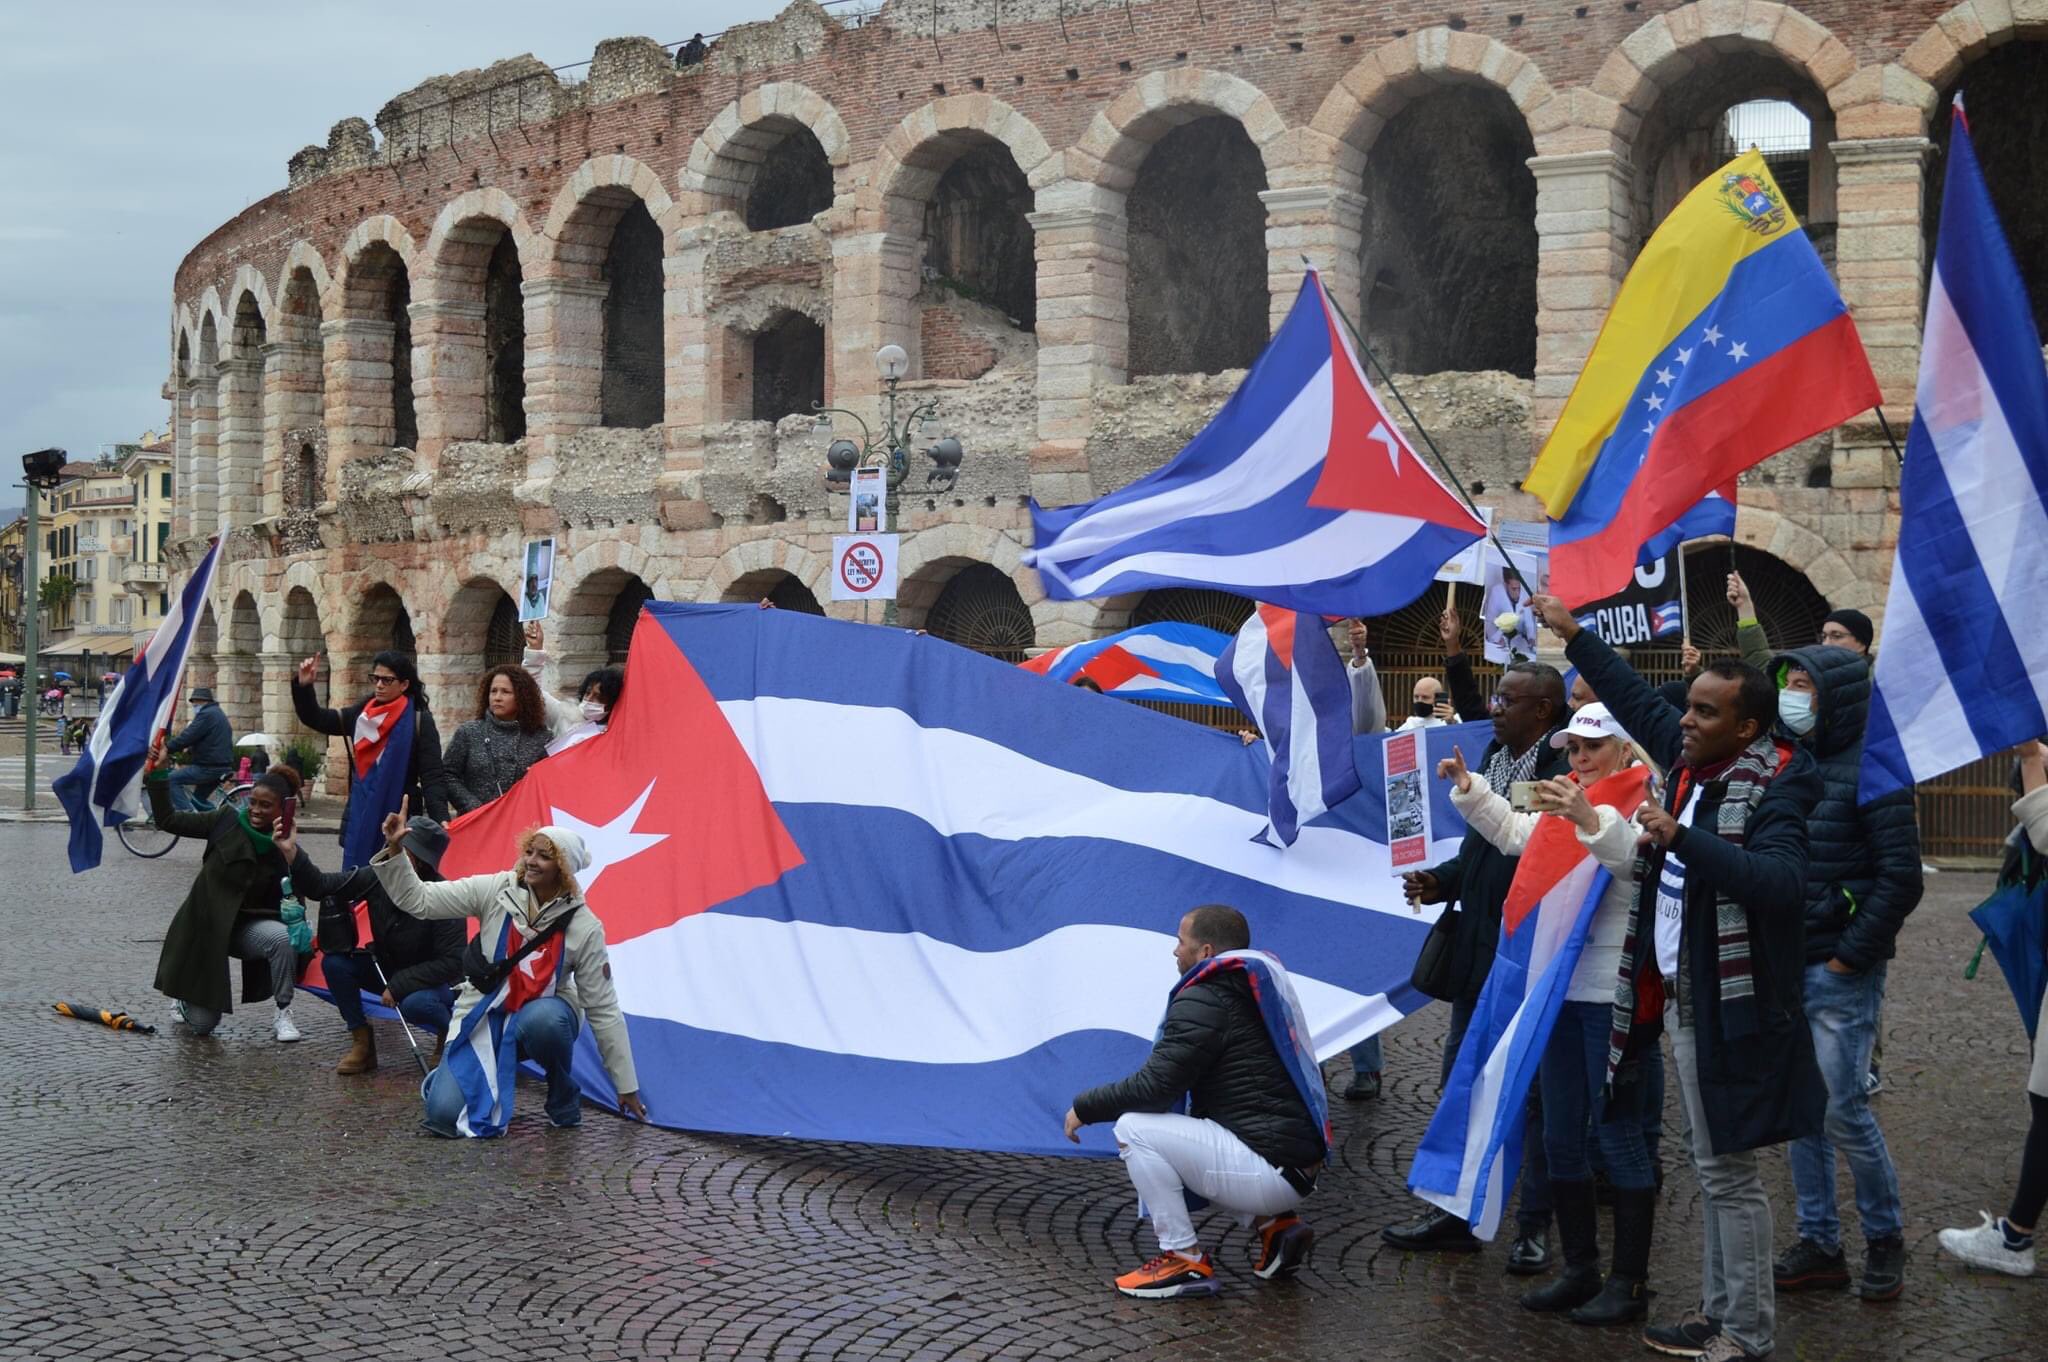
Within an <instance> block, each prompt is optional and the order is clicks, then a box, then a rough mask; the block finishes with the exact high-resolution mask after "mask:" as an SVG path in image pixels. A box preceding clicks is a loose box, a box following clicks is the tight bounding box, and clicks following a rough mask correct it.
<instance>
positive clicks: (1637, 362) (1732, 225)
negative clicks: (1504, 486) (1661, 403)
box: [1522, 148, 1799, 520]
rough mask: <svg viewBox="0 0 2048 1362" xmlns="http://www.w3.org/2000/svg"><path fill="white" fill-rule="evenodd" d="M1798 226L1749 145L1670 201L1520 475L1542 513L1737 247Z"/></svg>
mask: <svg viewBox="0 0 2048 1362" xmlns="http://www.w3.org/2000/svg"><path fill="white" fill-rule="evenodd" d="M1750 186H1755V190H1754V191H1752V190H1751V188H1750ZM1752 192H1760V193H1762V194H1763V195H1765V196H1766V198H1767V200H1768V201H1769V203H1770V204H1772V205H1774V207H1773V209H1772V210H1771V211H1768V212H1766V213H1763V214H1758V213H1757V212H1756V211H1754V208H1753V207H1745V206H1744V203H1745V201H1749V202H1751V203H1753V202H1754V200H1753V199H1751V194H1752ZM1798 226H1799V220H1798V219H1797V218H1796V217H1794V216H1793V215H1792V209H1791V208H1790V207H1789V206H1788V205H1787V204H1786V203H1785V196H1784V194H1783V193H1782V192H1781V191H1780V190H1779V188H1778V183H1777V181H1776V180H1773V179H1772V178H1771V172H1770V170H1769V168H1768V167H1767V166H1766V165H1765V164H1764V156H1763V153H1762V152H1760V151H1758V150H1756V149H1755V148H1751V149H1750V150H1748V151H1746V152H1744V153H1742V155H1740V156H1738V157H1736V158H1735V159H1734V160H1732V161H1730V162H1729V163H1728V164H1727V165H1724V166H1722V167H1721V168H1720V169H1719V170H1717V171H1715V172H1714V173H1713V174H1712V175H1709V176H1708V177H1707V178H1706V179H1704V180H1702V181H1701V182H1700V183H1699V184H1698V185H1696V186H1694V188H1693V191H1692V192H1691V193H1690V194H1687V195H1686V196H1685V198H1684V199H1682V200H1681V201H1680V202H1679V205H1678V207H1676V208H1674V209H1672V210H1671V215H1670V216H1669V217H1667V218H1665V219H1664V222H1663V225H1662V226H1660V227H1658V228H1657V230H1656V231H1655V232H1654V233H1653V234H1652V235H1651V237H1650V240H1649V243H1648V244H1647V245H1645V246H1644V247H1643V251H1642V254H1641V255H1639V256H1637V257H1636V263H1635V265H1634V266H1633V267H1632V268H1631V269H1630V270H1629V272H1628V277H1627V278H1626V279H1624V280H1623V281H1622V284H1621V292H1620V293H1619V294H1618V295H1617V296H1616V297H1615V300H1614V306H1612V307H1611V308H1609V309H1608V310H1607V320H1606V321H1605V322H1604V323H1602V324H1601V327H1600V336H1599V339H1598V340H1596V341H1594V342H1593V353H1592V354H1590V355H1588V356H1587V357H1586V367H1585V368H1584V369H1582V370H1580V371H1579V381H1578V382H1577V383H1576V384H1574V385H1573V386H1572V395H1571V400H1570V401H1568V402H1566V403H1565V407H1564V413H1563V415H1561V416H1559V417H1558V419H1557V425H1556V426H1555V427H1553V428H1552V429H1551V432H1550V438H1549V439H1547V440H1545V441H1544V442H1543V449H1542V452H1540V453H1539V454H1537V456H1536V462H1535V463H1534V464H1532V465H1531V466H1530V468H1529V476H1528V477H1527V478H1525V479H1523V481H1522V488H1523V490H1524V491H1527V492H1530V493H1533V494H1534V495H1536V496H1537V497H1540V498H1541V499H1542V501H1543V506H1544V509H1545V510H1546V511H1548V512H1549V514H1550V517H1551V519H1553V520H1555V519H1558V518H1559V517H1561V516H1563V515H1564V513H1565V512H1566V511H1567V510H1568V509H1570V507H1571V504H1572V498H1574V497H1576V496H1577V495H1578V493H1579V484H1580V483H1582V482H1584V481H1585V480H1586V474H1587V473H1589V472H1590V471H1592V468H1593V462H1594V460H1595V459H1597V458H1598V457H1599V455H1600V449H1601V446H1603V445H1605V444H1606V443H1607V438H1608V436H1610V435H1612V434H1613V433H1614V427H1615V425H1616V423H1617V422H1619V421H1620V420H1621V414H1622V412H1623V410H1625V409H1626V408H1627V406H1628V403H1629V398H1630V397H1631V396H1632V395H1633V394H1634V393H1635V390H1636V388H1637V387H1638V386H1639V385H1640V384H1641V383H1642V381H1643V373H1644V371H1645V370H1646V369H1648V368H1649V367H1650V365H1651V364H1652V363H1653V362H1654V361H1655V360H1656V358H1657V356H1658V355H1660V354H1663V353H1664V352H1665V351H1666V350H1667V349H1669V348H1670V346H1671V342H1672V341H1674V340H1675V339H1677V337H1678V333H1679V330H1680V328H1682V327H1684V326H1686V325H1687V324H1689V323H1690V322H1691V321H1692V320H1693V319H1694V318H1695V317H1697V316H1699V315H1700V313H1702V312H1704V311H1705V310H1706V309H1707V305H1708V304H1710V303H1712V302H1713V301H1714V298H1715V297H1716V296H1717V295H1718V294H1719V293H1720V292H1721V291H1722V289H1724V288H1726V287H1727V285H1728V275H1729V273H1730V272H1731V271H1733V270H1734V268H1735V266H1736V265H1737V264H1739V263H1740V262H1741V261H1742V260H1743V259H1744V258H1745V257H1747V256H1749V255H1750V254H1752V253H1753V252H1756V251H1759V250H1762V249H1763V248H1764V247H1765V246H1768V245H1770V244H1771V243H1772V242H1773V241H1776V240H1778V239H1779V238H1780V237H1782V236H1783V235H1784V234H1785V233H1786V232H1787V231H1792V230H1797V228H1798Z"/></svg>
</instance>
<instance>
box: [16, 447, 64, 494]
mask: <svg viewBox="0 0 2048 1362" xmlns="http://www.w3.org/2000/svg"><path fill="white" fill-rule="evenodd" d="M68 457H69V456H68V455H67V454H65V452H64V451H63V450H61V449H38V450H37V451H36V452H35V453H33V454H24V455H22V456H21V474H22V479H23V480H24V481H25V482H27V483H28V485H29V486H31V487H34V488H37V489H38V490H40V491H44V492H47V491H49V490H50V489H51V488H52V487H55V486H56V485H57V484H58V483H59V482H61V481H62V480H63V477H64V462H65V460H66V459H67V458H68Z"/></svg>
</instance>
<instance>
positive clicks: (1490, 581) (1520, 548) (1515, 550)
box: [1479, 520, 1550, 665]
mask: <svg viewBox="0 0 2048 1362" xmlns="http://www.w3.org/2000/svg"><path fill="white" fill-rule="evenodd" d="M1496 543H1497V544H1498V547H1496ZM1485 550H1486V551H1485V553H1484V555H1483V557H1484V559H1485V576H1484V590H1483V591H1482V592H1481V601H1482V609H1481V611H1480V616H1479V623H1480V630H1479V632H1480V636H1481V637H1482V638H1483V639H1484V640H1485V644H1486V648H1485V651H1486V660H1487V661H1488V662H1493V663H1499V664H1503V665H1505V664H1506V663H1509V662H1519V661H1526V660H1528V659H1530V658H1533V657H1535V656H1536V607H1535V604H1534V603H1533V601H1532V599H1531V595H1530V588H1533V589H1534V590H1535V591H1537V592H1545V591H1548V590H1549V589H1550V526H1549V525H1548V524H1547V523H1546V522H1544V521H1541V520H1503V521H1500V522H1499V523H1497V524H1496V525H1494V527H1493V538H1492V539H1489V540H1486V541H1485ZM1503 551H1505V552H1506V554H1507V555H1508V557H1509V558H1512V559H1513V560H1514V565H1515V572H1518V573H1520V574H1521V577H1520V579H1519V580H1517V578H1516V576H1515V573H1511V572H1509V571H1508V570H1507V564H1506V560H1504V559H1503V558H1502V557H1501V554H1502V552H1503ZM1524 583H1526V584H1527V585H1526V586H1525V585H1524Z"/></svg>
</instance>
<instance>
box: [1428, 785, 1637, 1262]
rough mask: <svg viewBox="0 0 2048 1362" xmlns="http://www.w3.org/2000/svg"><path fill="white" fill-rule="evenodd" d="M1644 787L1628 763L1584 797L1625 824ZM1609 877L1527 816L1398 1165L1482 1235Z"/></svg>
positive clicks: (1502, 1189)
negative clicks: (1498, 906) (1497, 914)
mask: <svg viewBox="0 0 2048 1362" xmlns="http://www.w3.org/2000/svg"><path fill="white" fill-rule="evenodd" d="M1648 783H1649V768H1648V767H1644V766H1632V767H1629V768H1628V769H1626V770H1623V771H1619V772H1616V773H1615V774H1614V775H1611V776H1608V777H1607V778H1606V779H1605V780H1602V781H1601V782H1599V783H1598V784H1596V785H1594V786H1593V787H1592V788H1591V789H1590V790H1588V791H1587V792H1586V795H1587V798H1588V799H1590V800H1591V801H1592V802H1593V803H1594V804H1596V805H1607V806H1610V807H1612V808H1613V809H1614V810H1615V811H1616V812H1617V813H1620V814H1621V815H1622V816H1623V817H1624V818H1626V817H1628V816H1629V815H1630V814H1633V813H1634V812H1635V809H1636V806H1637V805H1638V804H1640V803H1641V802H1642V800H1643V795H1644V791H1645V789H1646V788H1647V786H1648ZM1611 878H1612V877H1611V876H1610V875H1609V874H1608V872H1607V871H1606V869H1604V868H1603V867H1602V866H1601V865H1600V864H1599V862H1597V861H1595V860H1594V859H1593V855H1592V853H1591V852H1590V851H1588V850H1587V849H1586V846H1585V844H1584V843H1582V842H1581V841H1579V839H1578V838H1577V836H1575V835H1574V833H1573V831H1572V825H1571V824H1569V823H1567V822H1565V820H1563V819H1562V818H1557V817H1544V818H1540V819H1538V820H1537V822H1536V827H1535V830H1534V831H1533V832H1532V833H1531V834H1530V837H1529V842H1528V845H1527V846H1526V847H1524V848H1523V851H1522V856H1521V861H1520V864H1518V865H1517V866H1516V867H1515V878H1514V883H1513V884H1512V885H1511V886H1510V887H1509V889H1508V897H1507V902H1506V903H1505V904H1504V905H1503V906H1502V910H1501V930H1500V946H1499V949H1498V950H1496V951H1495V953H1494V957H1493V970H1492V972H1491V973H1490V974H1488V975H1487V976H1486V984H1485V986H1484V987H1483V988H1481V989H1480V991H1479V1001H1478V1003H1477V1004H1476V1005H1475V1006H1474V1008H1473V1011H1472V1021H1471V1024H1470V1025H1469V1026H1468V1027H1467V1029H1466V1031H1465V1040H1464V1043H1463V1044H1461V1045H1460V1046H1459V1047H1458V1058H1457V1061H1456V1063H1455V1064H1453V1065H1452V1068H1451V1076H1450V1080H1449V1081H1448V1082H1446V1083H1445V1084H1444V1092H1443V1097H1442V1098H1441V1099H1439V1101H1438V1103H1437V1109H1436V1115H1434V1116H1432V1117H1431V1118H1430V1122H1429V1128H1428V1129H1427V1130H1425V1131H1424V1132H1423V1135H1422V1142H1421V1143H1420V1144H1418V1145H1417V1146H1416V1147H1415V1158H1414V1161H1413V1162H1412V1163H1411V1164H1410V1165H1409V1169H1408V1186H1409V1188H1410V1189H1411V1190H1412V1191H1413V1192H1414V1193H1415V1194H1416V1195H1417V1196H1419V1197H1421V1198H1422V1199H1423V1200H1425V1201H1429V1202H1432V1203H1434V1204H1435V1205H1438V1206H1441V1207H1443V1208H1444V1209H1445V1210H1447V1211H1449V1212H1450V1213H1451V1214H1453V1215H1455V1216H1458V1217H1460V1218H1461V1219H1463V1220H1466V1221H1468V1222H1470V1224H1471V1226H1472V1232H1473V1233H1474V1234H1476V1235H1478V1236H1479V1237H1480V1238H1481V1239H1491V1238H1493V1236H1494V1233H1495V1231H1497V1230H1498V1229H1499V1228H1500V1221H1501V1212H1502V1210H1503V1209H1504V1208H1505V1207H1506V1205H1507V1197H1508V1192H1509V1191H1510V1190H1511V1189H1512V1188H1513V1187H1514V1185H1515V1178H1516V1175H1517V1174H1519V1173H1520V1172H1521V1167H1522V1134H1523V1129H1524V1127H1525V1126H1526V1124H1527V1117H1526V1114H1525V1113H1526V1109H1527V1105H1528V1098H1529V1085H1530V1083H1532V1082H1534V1081H1535V1078H1536V1070H1537V1068H1538V1067H1539V1066H1540V1065H1541V1063H1542V1060H1543V1051H1544V1048H1545V1047H1546V1046H1547V1045H1548V1044H1549V1043H1550V1033H1551V1031H1552V1030H1554V1029H1555V1028H1556V1026H1557V1014H1558V1010H1559V1009H1560V1008H1562V1007H1563V1006H1564V1003H1565V995H1566V994H1567V993H1568V992H1569V990H1570V988H1571V980H1572V971H1573V970H1575V969H1577V968H1578V964H1579V957H1580V956H1581V955H1582V954H1584V952H1585V947H1586V929H1587V928H1588V926H1590V925H1591V923H1592V921H1593V914H1594V912H1595V911H1596V910H1597V909H1598V908H1599V906H1600V896H1601V895H1602V894H1604V893H1605V892H1606V891H1607V885H1608V882H1609V880H1610V879H1611Z"/></svg>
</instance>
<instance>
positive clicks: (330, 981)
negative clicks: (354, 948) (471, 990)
mask: <svg viewBox="0 0 2048 1362" xmlns="http://www.w3.org/2000/svg"><path fill="white" fill-rule="evenodd" d="M321 968H322V969H323V970H324V971H325V972H326V974H327V988H328V991H329V992H330V993H332V994H333V995H334V1010H335V1011H337V1012H339V1013H341V1020H342V1024H343V1025H344V1026H346V1027H348V1029H349V1030H351V1031H354V1030H358V1029H359V1028H361V1027H365V1026H368V1025H369V1024H370V1021H369V1018H368V1017H365V1016H364V1015H363V995H364V994H365V993H367V994H369V995H370V996H371V997H373V998H381V997H382V996H383V993H384V981H383V979H382V978H380V977H379V976H378V974H377V966H376V964H375V962H373V961H372V960H371V958H370V957H369V955H368V954H366V953H363V952H353V953H350V954H348V955H328V956H323V957H321ZM454 1013H455V990H454V989H452V988H447V987H445V986H444V987H435V988H421V989H414V990H413V991H412V992H411V993H408V994H406V995H405V996H404V997H403V998H400V999H399V1000H398V1015H399V1016H401V1017H403V1018H405V1019H406V1020H407V1021H409V1022H411V1023H412V1024H413V1025H414V1026H417V1027H419V1028H421V1029H422V1030H425V1031H432V1032H433V1033H434V1034H435V1035H437V1036H440V1035H446V1034H447V1032H448V1019H449V1017H451V1016H453V1015H454Z"/></svg>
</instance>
